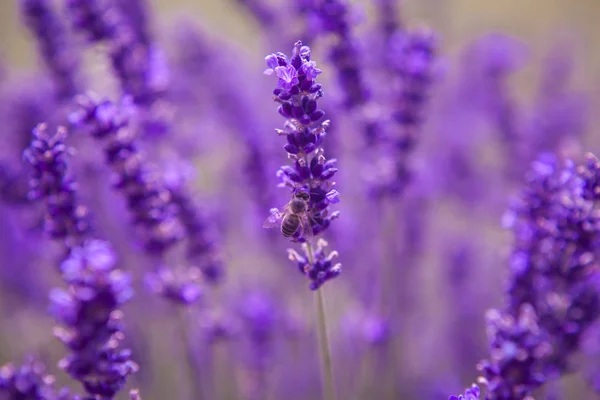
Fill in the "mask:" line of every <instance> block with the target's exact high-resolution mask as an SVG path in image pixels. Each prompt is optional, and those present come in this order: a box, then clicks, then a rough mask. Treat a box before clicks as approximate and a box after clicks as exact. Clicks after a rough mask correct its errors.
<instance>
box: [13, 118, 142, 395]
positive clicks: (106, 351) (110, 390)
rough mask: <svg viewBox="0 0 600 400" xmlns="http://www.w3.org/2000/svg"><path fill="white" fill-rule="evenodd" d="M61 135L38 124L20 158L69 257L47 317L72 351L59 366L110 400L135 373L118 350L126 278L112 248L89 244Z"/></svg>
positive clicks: (85, 218)
mask: <svg viewBox="0 0 600 400" xmlns="http://www.w3.org/2000/svg"><path fill="white" fill-rule="evenodd" d="M66 135H67V134H66V129H65V128H62V127H59V128H58V130H57V132H56V134H54V135H50V134H49V133H48V128H47V125H45V124H40V125H38V126H37V128H36V129H34V131H33V140H32V142H31V146H30V147H29V148H28V149H27V150H26V151H25V153H24V154H25V158H26V159H27V160H28V161H29V162H30V164H31V165H32V166H33V174H32V178H31V180H30V192H29V194H30V197H32V198H36V197H43V198H44V199H45V200H46V203H47V210H48V211H47V220H48V223H47V226H46V229H47V230H48V231H49V232H50V234H51V235H52V236H53V237H54V238H56V239H58V240H60V241H63V242H64V243H65V244H66V246H67V249H68V250H69V252H68V255H67V257H66V258H65V259H64V260H63V261H62V262H61V264H60V271H61V274H62V278H63V280H64V281H65V283H67V285H68V290H64V289H53V290H52V291H51V292H50V300H51V307H50V310H51V313H52V314H53V315H54V317H55V318H56V320H57V321H58V322H59V323H61V324H63V325H64V326H63V327H58V328H55V330H54V334H55V335H56V336H57V337H58V339H59V340H60V341H61V342H63V344H64V345H65V346H66V347H67V348H68V349H69V350H71V352H72V353H71V354H69V355H68V356H67V357H65V358H63V359H62V360H61V361H60V362H59V367H60V368H62V369H64V370H65V371H66V372H67V373H68V374H69V375H70V376H71V377H72V378H73V379H74V380H76V381H79V382H81V383H82V384H83V386H84V388H85V391H86V392H87V393H88V394H89V395H90V396H92V397H96V398H104V399H112V398H114V396H115V395H116V394H117V392H119V391H120V390H122V389H123V387H124V385H125V383H126V378H127V377H128V376H129V375H130V374H132V373H134V372H136V371H137V369H138V366H137V364H135V362H133V361H132V360H131V351H129V350H127V349H121V348H119V346H120V342H121V341H122V340H123V338H124V334H123V327H122V324H121V319H122V312H121V311H120V310H119V307H120V306H121V305H122V304H124V303H125V302H126V301H128V300H129V299H130V298H131V296H132V294H133V291H132V289H131V281H130V277H129V276H128V275H127V274H125V273H123V272H122V271H120V270H118V269H116V268H115V266H114V264H115V261H116V256H115V254H114V252H113V250H112V249H111V247H110V245H108V243H106V242H104V241H100V240H92V239H90V238H89V236H90V234H91V229H90V225H89V221H88V212H87V209H86V208H85V207H83V206H81V205H79V204H77V200H76V185H75V182H74V180H73V178H71V177H68V175H67V172H68V164H67V160H66V153H67V151H68V148H67V146H66V145H65V143H64V141H65V139H66ZM38 369H39V367H38ZM32 384H33V383H32ZM31 390H36V391H37V390H38V389H35V388H34V387H32V389H31ZM39 390H48V388H40V389H39ZM42 398H43V397H42Z"/></svg>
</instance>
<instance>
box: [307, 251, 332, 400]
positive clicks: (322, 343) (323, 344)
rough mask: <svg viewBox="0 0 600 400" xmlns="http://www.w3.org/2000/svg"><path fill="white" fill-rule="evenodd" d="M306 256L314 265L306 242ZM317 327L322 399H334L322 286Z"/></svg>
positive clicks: (320, 288)
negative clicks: (321, 374) (321, 375)
mask: <svg viewBox="0 0 600 400" xmlns="http://www.w3.org/2000/svg"><path fill="white" fill-rule="evenodd" d="M306 255H307V257H308V262H309V264H310V265H314V262H315V257H314V255H313V249H312V245H311V244H310V242H306ZM316 292H317V302H316V306H317V325H318V330H319V350H320V351H321V366H322V373H323V399H324V400H334V399H335V387H334V385H333V367H332V363H331V349H330V347H329V335H328V333H327V317H326V315H325V295H324V292H323V286H321V287H319V288H318V289H317V291H316Z"/></svg>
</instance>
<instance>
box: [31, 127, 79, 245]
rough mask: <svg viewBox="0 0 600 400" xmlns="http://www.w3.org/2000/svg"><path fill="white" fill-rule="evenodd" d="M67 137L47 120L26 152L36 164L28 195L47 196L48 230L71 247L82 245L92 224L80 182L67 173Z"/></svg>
mask: <svg viewBox="0 0 600 400" xmlns="http://www.w3.org/2000/svg"><path fill="white" fill-rule="evenodd" d="M66 138H67V131H66V129H65V128H62V127H60V128H58V130H57V131H56V133H55V134H54V135H52V134H50V133H49V132H48V126H47V125H46V124H39V125H38V126H37V127H36V128H35V129H34V130H33V140H32V142H31V145H30V147H29V148H28V149H26V150H25V152H24V153H23V154H24V158H25V159H26V160H27V161H28V162H29V163H30V164H31V166H32V167H33V174H32V177H31V179H30V181H29V187H30V191H29V197H30V198H31V199H44V201H45V203H46V225H45V229H46V231H47V232H48V233H49V234H50V235H51V236H52V237H53V238H55V239H60V240H64V241H65V244H66V246H67V247H68V248H71V247H73V246H79V245H80V244H81V243H82V241H83V240H84V239H85V238H86V237H88V236H89V234H90V229H91V228H90V220H89V219H90V218H89V211H88V209H87V208H86V207H85V206H83V205H81V204H79V203H78V200H77V186H76V184H75V181H74V179H73V178H71V177H70V176H68V173H67V172H68V171H67V161H66V153H67V151H68V148H67V146H66V145H65V143H64V142H65V139H66Z"/></svg>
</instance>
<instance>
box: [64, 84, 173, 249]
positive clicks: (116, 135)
mask: <svg viewBox="0 0 600 400" xmlns="http://www.w3.org/2000/svg"><path fill="white" fill-rule="evenodd" d="M77 102H78V109H77V110H76V111H75V112H73V113H72V114H71V116H70V121H71V123H72V124H73V125H75V126H76V127H78V128H81V129H83V130H85V131H87V132H88V133H90V134H91V135H92V136H94V138H96V139H97V140H102V141H103V144H104V153H105V154H106V161H107V163H108V164H109V165H110V166H111V167H112V168H113V171H114V172H115V173H116V175H117V177H118V180H117V182H116V184H115V188H116V189H118V190H119V191H121V192H122V193H123V194H124V195H125V197H126V198H127V206H128V208H129V210H130V211H131V213H132V214H133V222H134V224H135V225H137V226H139V227H140V231H141V235H142V238H143V241H144V245H145V248H146V250H147V251H149V252H150V253H154V254H157V255H160V254H163V253H164V252H165V251H166V250H167V249H168V248H169V247H171V246H172V245H174V244H175V243H176V242H177V241H179V240H180V239H181V238H182V237H183V230H182V227H181V225H180V223H179V221H178V219H177V210H178V209H177V205H175V204H174V203H173V199H172V195H171V192H170V191H169V190H168V189H167V188H166V187H164V185H163V184H162V182H160V180H159V179H158V177H157V176H155V174H152V173H151V171H150V170H149V166H148V165H147V163H146V160H145V159H144V158H143V156H142V153H141V152H140V150H139V149H138V145H137V142H136V137H135V136H134V134H133V132H132V131H131V130H130V129H128V128H127V125H128V124H129V103H128V102H127V100H126V99H125V100H124V102H123V104H122V105H121V106H120V107H118V106H116V105H115V104H113V103H112V102H110V101H108V100H104V101H98V100H96V99H95V98H94V97H93V96H91V95H81V96H78V98H77Z"/></svg>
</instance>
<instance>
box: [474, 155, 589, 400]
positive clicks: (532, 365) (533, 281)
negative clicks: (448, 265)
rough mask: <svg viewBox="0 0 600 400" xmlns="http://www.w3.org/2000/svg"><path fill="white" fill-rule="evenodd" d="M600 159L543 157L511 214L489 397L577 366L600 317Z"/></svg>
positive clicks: (487, 366) (503, 396) (514, 394)
mask: <svg viewBox="0 0 600 400" xmlns="http://www.w3.org/2000/svg"><path fill="white" fill-rule="evenodd" d="M599 174H600V161H598V159H597V158H595V157H594V156H593V155H591V154H588V156H587V159H586V163H584V164H583V165H580V166H576V165H575V164H574V163H573V162H571V161H567V162H566V165H565V166H564V167H561V165H560V164H559V162H558V160H557V159H556V157H554V156H553V155H552V154H545V155H543V156H542V157H541V158H540V159H539V160H538V161H536V162H535V163H534V164H533V168H532V171H531V172H530V174H529V175H528V176H527V183H528V185H527V186H526V188H525V189H524V191H523V193H522V194H521V196H520V199H519V201H518V202H517V203H516V204H515V205H514V206H513V207H512V208H511V210H510V211H509V212H508V213H507V214H506V215H505V218H504V222H505V226H506V227H510V228H512V229H513V231H514V236H515V244H514V249H513V253H512V256H511V261H510V266H511V278H510V282H509V286H508V291H507V292H508V299H507V300H508V307H507V309H506V311H504V312H500V311H496V310H493V311H491V312H490V314H489V317H488V318H489V322H488V328H489V331H488V336H489V340H490V346H491V353H490V359H489V360H485V361H482V362H481V364H480V369H481V371H482V372H483V375H484V376H483V382H484V383H485V384H486V386H487V388H488V392H487V394H486V399H488V400H511V399H522V398H524V397H526V396H528V395H529V394H531V392H532V391H533V390H534V389H536V388H538V387H539V386H540V385H542V384H543V383H544V382H546V381H549V380H552V379H556V378H558V377H559V376H560V375H562V374H564V373H566V372H568V371H570V370H571V369H572V365H571V359H572V357H573V354H574V353H575V352H577V351H578V350H579V348H580V346H581V342H582V339H583V335H584V334H585V332H586V330H587V329H588V328H589V327H590V326H592V325H593V323H594V322H595V321H597V320H598V317H600V292H599V291H598V288H599V283H600V274H599V272H598V267H597V263H596V257H597V248H598V243H599V240H600V213H599V212H598V209H597V206H596V202H597V201H598V198H599V195H598V193H600V186H599V185H598V183H599V182H600V179H599V176H600V175H599Z"/></svg>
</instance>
